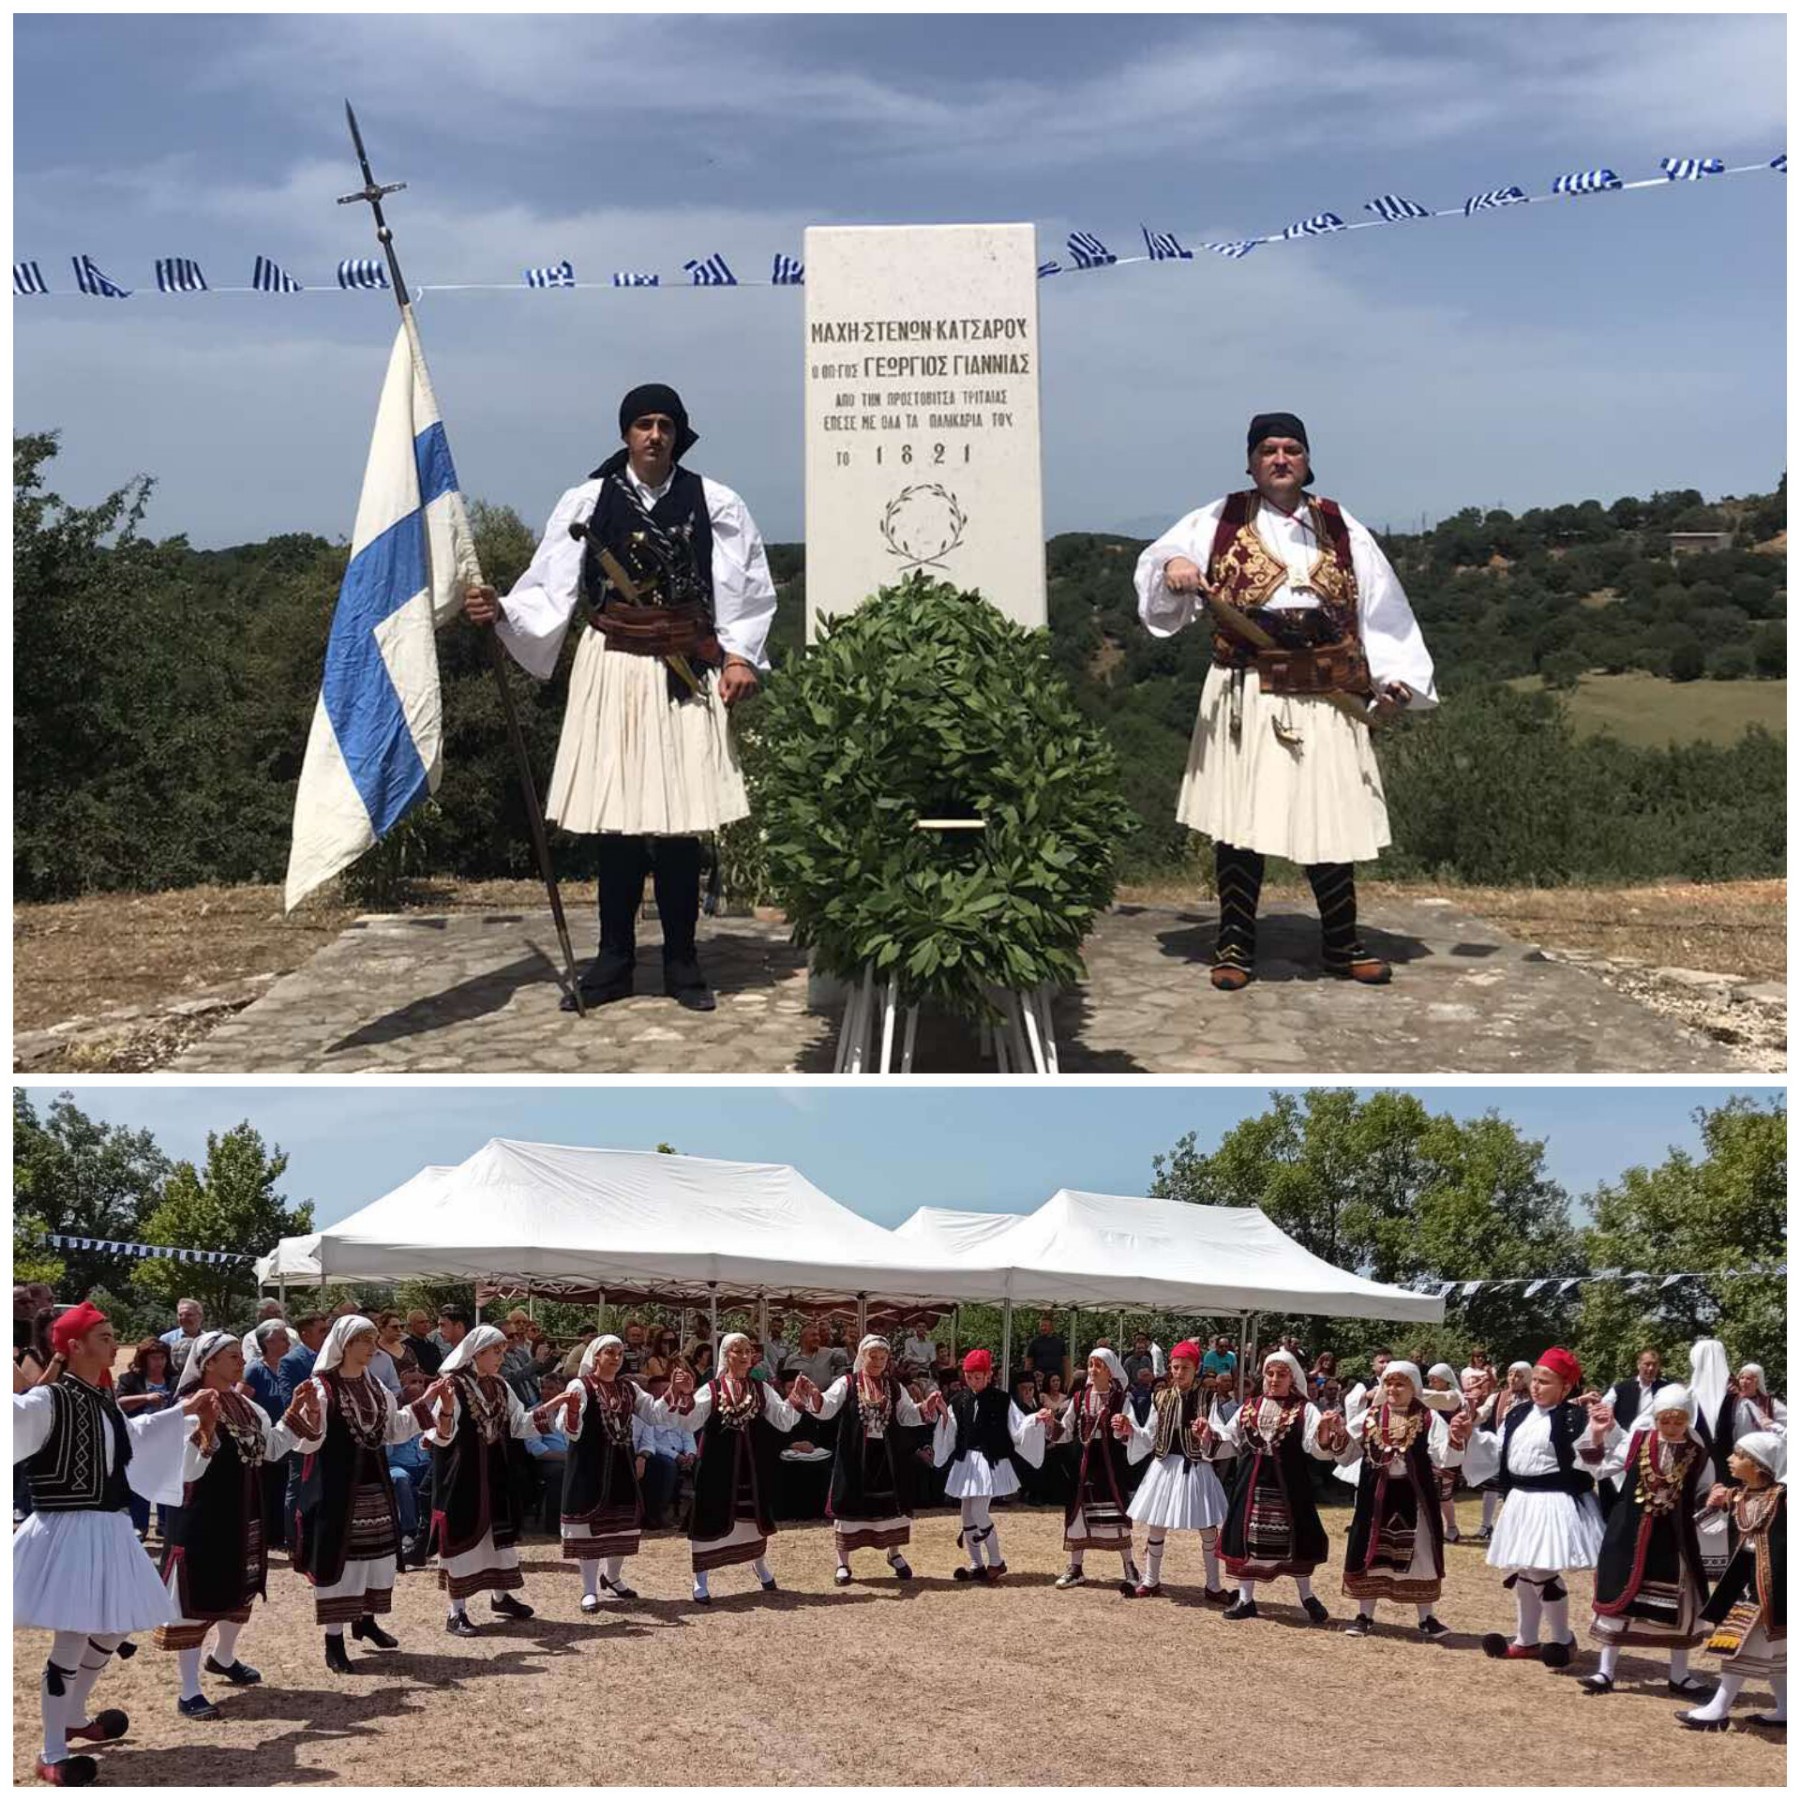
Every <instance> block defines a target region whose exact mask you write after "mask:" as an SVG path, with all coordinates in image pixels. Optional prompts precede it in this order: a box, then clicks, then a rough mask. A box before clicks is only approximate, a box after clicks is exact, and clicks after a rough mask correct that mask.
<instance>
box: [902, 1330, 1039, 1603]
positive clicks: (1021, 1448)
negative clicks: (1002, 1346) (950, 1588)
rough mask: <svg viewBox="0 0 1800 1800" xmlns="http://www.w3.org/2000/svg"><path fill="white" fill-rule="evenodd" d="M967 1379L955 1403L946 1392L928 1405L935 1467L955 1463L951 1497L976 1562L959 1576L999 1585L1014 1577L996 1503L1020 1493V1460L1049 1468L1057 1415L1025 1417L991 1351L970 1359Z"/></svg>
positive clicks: (963, 1540) (965, 1365)
mask: <svg viewBox="0 0 1800 1800" xmlns="http://www.w3.org/2000/svg"><path fill="white" fill-rule="evenodd" d="M962 1372H963V1378H962V1385H961V1386H960V1387H957V1388H955V1389H954V1390H953V1391H952V1392H951V1394H950V1395H949V1396H948V1398H946V1397H945V1395H944V1394H943V1392H942V1391H941V1390H940V1391H939V1392H938V1393H936V1394H933V1395H930V1396H928V1397H927V1399H926V1402H925V1405H926V1409H927V1411H928V1412H929V1413H930V1414H931V1415H932V1416H934V1417H935V1418H936V1420H937V1427H936V1430H935V1431H934V1432H933V1433H932V1439H931V1460H932V1461H933V1463H935V1464H936V1465H937V1467H939V1468H940V1469H941V1468H943V1467H944V1465H945V1464H946V1463H948V1464H949V1473H948V1474H947V1475H946V1476H945V1478H944V1497H945V1498H946V1499H948V1500H954V1501H955V1502H956V1503H957V1505H958V1507H959V1508H960V1509H961V1511H962V1528H961V1529H960V1530H959V1531H958V1532H957V1534H956V1542H957V1545H958V1547H959V1548H961V1549H963V1550H964V1551H966V1552H967V1553H968V1558H969V1560H968V1562H967V1563H966V1564H962V1563H959V1564H958V1565H957V1566H956V1568H955V1570H954V1571H953V1574H954V1577H955V1579H956V1580H958V1581H986V1582H988V1583H989V1584H990V1585H991V1584H993V1583H995V1582H997V1581H998V1580H999V1579H1000V1577H1001V1576H1002V1575H1004V1574H1005V1573H1006V1558H1005V1557H1004V1556H1003V1555H1001V1553H1000V1529H999V1527H998V1526H997V1525H995V1523H994V1518H993V1503H994V1501H996V1500H1003V1499H1005V1498H1006V1496H1007V1495H1009V1494H1016V1493H1017V1492H1018V1491H1019V1472H1018V1469H1017V1468H1016V1467H1015V1466H1014V1459H1015V1457H1018V1458H1023V1460H1024V1461H1025V1462H1026V1463H1028V1464H1029V1465H1030V1466H1031V1467H1032V1468H1034V1469H1035V1468H1038V1467H1040V1466H1041V1465H1042V1463H1043V1460H1044V1444H1045V1432H1046V1429H1047V1428H1048V1426H1049V1424H1050V1421H1051V1419H1052V1418H1053V1417H1054V1415H1053V1413H1052V1412H1051V1410H1050V1408H1049V1407H1048V1406H1046V1407H1044V1408H1043V1409H1042V1410H1041V1411H1039V1412H1035V1413H1024V1412H1021V1411H1020V1410H1019V1408H1018V1407H1017V1406H1015V1405H1014V1404H1013V1402H1012V1401H1011V1400H1009V1399H1008V1398H1007V1397H1006V1395H1005V1394H1004V1393H1003V1392H1002V1391H1001V1390H1000V1389H999V1388H997V1387H995V1386H993V1379H994V1358H993V1356H992V1354H991V1353H990V1352H989V1351H986V1350H971V1351H970V1352H969V1353H968V1355H966V1356H965V1357H964V1358H963V1361H962Z"/></svg>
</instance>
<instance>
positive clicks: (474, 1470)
mask: <svg viewBox="0 0 1800 1800" xmlns="http://www.w3.org/2000/svg"><path fill="white" fill-rule="evenodd" d="M505 1355H506V1333H505V1332H503V1331H500V1330H498V1329H497V1328H496V1327H494V1326H492V1325H477V1326H476V1327H475V1329H474V1330H473V1331H471V1332H470V1333H469V1334H468V1335H467V1336H466V1337H464V1338H463V1340H462V1342H461V1343H459V1344H458V1345H457V1346H456V1348H455V1349H453V1350H452V1351H451V1352H450V1354H449V1355H448V1356H446V1357H445V1358H444V1360H443V1362H442V1363H440V1364H439V1365H438V1384H439V1386H440V1387H441V1388H443V1389H444V1390H445V1391H444V1392H443V1393H442V1394H441V1396H440V1397H439V1400H438V1403H437V1411H436V1415H435V1421H434V1423H433V1424H432V1427H431V1429H430V1430H429V1431H427V1432H426V1433H425V1442H426V1443H427V1444H429V1445H430V1446H431V1449H432V1458H431V1541H432V1543H433V1544H434V1545H435V1546H436V1549H437V1558H438V1585H439V1586H440V1587H441V1588H442V1589H443V1590H444V1592H445V1593H446V1594H447V1595H448V1596H449V1599H450V1613H449V1617H448V1618H447V1619H446V1620H445V1621H444V1629H445V1630H446V1631H448V1632H449V1633H450V1634H451V1636H452V1637H474V1636H475V1635H476V1632H477V1627H476V1625H475V1622H474V1621H473V1620H472V1619H471V1618H470V1617H469V1596H470V1595H471V1594H478V1593H481V1592H482V1591H483V1590H485V1591H486V1592H487V1593H489V1594H491V1595H492V1596H493V1598H492V1599H491V1600H490V1601H489V1602H488V1605H489V1606H490V1607H491V1609H492V1610H493V1611H494V1612H497V1613H499V1614H500V1616H501V1617H502V1618H506V1619H529V1618H530V1617H531V1616H532V1608H531V1607H529V1606H527V1605H526V1604H525V1603H524V1601H522V1600H515V1599H514V1598H513V1595H512V1589H514V1588H519V1587H523V1586H524V1585H525V1577H524V1576H523V1575H522V1574H521V1573H520V1572H519V1549H518V1545H519V1527H520V1524H521V1520H520V1516H519V1515H520V1505H519V1486H520V1482H519V1462H520V1459H521V1458H522V1457H523V1456H524V1454H525V1453H524V1451H523V1450H522V1449H520V1448H518V1447H517V1440H518V1439H520V1438H526V1437H530V1436H531V1435H532V1423H531V1415H530V1413H528V1412H527V1411H526V1410H525V1408H524V1406H523V1405H522V1404H521V1403H520V1400H519V1397H518V1395H517V1394H515V1393H514V1392H513V1391H512V1389H511V1388H509V1387H508V1386H507V1385H506V1383H505V1382H504V1381H502V1380H501V1379H500V1363H501V1360H502V1358H504V1357H505Z"/></svg>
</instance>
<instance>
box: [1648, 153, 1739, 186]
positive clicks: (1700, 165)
mask: <svg viewBox="0 0 1800 1800" xmlns="http://www.w3.org/2000/svg"><path fill="white" fill-rule="evenodd" d="M1656 166H1657V167H1658V168H1659V169H1661V170H1662V172H1663V173H1664V174H1665V175H1666V176H1668V178H1669V179H1670V180H1671V181H1698V180H1699V179H1700V177H1701V176H1702V175H1723V174H1724V173H1725V164H1724V161H1723V160H1722V159H1721V158H1719V157H1717V156H1665V157H1662V158H1661V159H1659V161H1658V162H1657V165H1656Z"/></svg>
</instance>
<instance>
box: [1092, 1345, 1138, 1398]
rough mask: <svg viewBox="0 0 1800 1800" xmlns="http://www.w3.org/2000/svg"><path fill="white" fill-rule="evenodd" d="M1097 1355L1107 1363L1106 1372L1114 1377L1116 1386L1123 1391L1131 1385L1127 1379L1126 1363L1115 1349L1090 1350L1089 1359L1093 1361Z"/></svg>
mask: <svg viewBox="0 0 1800 1800" xmlns="http://www.w3.org/2000/svg"><path fill="white" fill-rule="evenodd" d="M1096 1356H1097V1357H1099V1359H1100V1360H1101V1361H1102V1362H1103V1363H1105V1364H1106V1372H1107V1373H1108V1374H1109V1375H1110V1376H1111V1377H1112V1378H1113V1386H1114V1387H1116V1388H1118V1389H1120V1390H1121V1391H1123V1390H1124V1389H1126V1388H1128V1387H1129V1386H1130V1385H1131V1383H1130V1382H1128V1381H1127V1380H1126V1379H1125V1365H1124V1364H1123V1363H1122V1362H1120V1361H1119V1358H1118V1355H1117V1354H1116V1353H1115V1352H1114V1351H1111V1350H1107V1349H1104V1348H1096V1349H1093V1350H1090V1351H1089V1352H1088V1361H1089V1362H1092V1361H1093V1360H1094V1358H1095V1357H1096Z"/></svg>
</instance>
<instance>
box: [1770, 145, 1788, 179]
mask: <svg viewBox="0 0 1800 1800" xmlns="http://www.w3.org/2000/svg"><path fill="white" fill-rule="evenodd" d="M1769 167H1770V168H1771V169H1773V170H1774V171H1775V173H1776V174H1777V175H1785V174H1786V173H1787V152H1786V151H1785V150H1784V151H1782V153H1781V154H1780V155H1779V156H1771V157H1770V158H1769Z"/></svg>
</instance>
